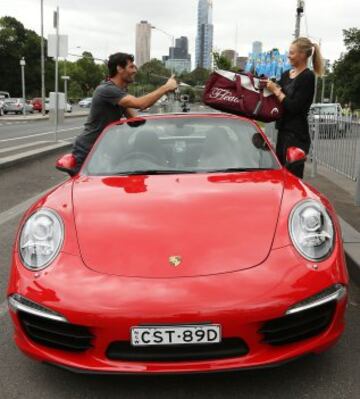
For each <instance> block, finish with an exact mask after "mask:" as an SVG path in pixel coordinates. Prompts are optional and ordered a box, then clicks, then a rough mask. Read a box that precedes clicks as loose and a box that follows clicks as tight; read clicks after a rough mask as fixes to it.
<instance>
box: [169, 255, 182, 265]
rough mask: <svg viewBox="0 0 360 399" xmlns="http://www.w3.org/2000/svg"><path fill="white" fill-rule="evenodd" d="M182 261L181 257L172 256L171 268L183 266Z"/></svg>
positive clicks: (170, 258) (170, 260)
mask: <svg viewBox="0 0 360 399" xmlns="http://www.w3.org/2000/svg"><path fill="white" fill-rule="evenodd" d="M181 262H182V259H181V256H170V257H169V263H170V265H171V266H174V267H177V266H179V265H180V264H181Z"/></svg>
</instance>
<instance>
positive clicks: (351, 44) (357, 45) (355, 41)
mask: <svg viewBox="0 0 360 399" xmlns="http://www.w3.org/2000/svg"><path fill="white" fill-rule="evenodd" d="M343 34H344V43H345V46H346V48H347V49H348V50H349V51H351V50H357V51H359V50H360V29H358V28H350V29H344V30H343Z"/></svg>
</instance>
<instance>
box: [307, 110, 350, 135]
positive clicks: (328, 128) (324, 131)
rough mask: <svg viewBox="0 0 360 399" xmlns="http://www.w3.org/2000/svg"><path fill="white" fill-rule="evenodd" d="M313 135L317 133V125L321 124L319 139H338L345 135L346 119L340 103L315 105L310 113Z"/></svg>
mask: <svg viewBox="0 0 360 399" xmlns="http://www.w3.org/2000/svg"><path fill="white" fill-rule="evenodd" d="M309 117H310V120H312V121H313V122H314V123H312V124H311V130H312V133H314V132H315V123H316V122H318V123H319V138H338V137H343V136H344V133H345V118H344V116H343V110H342V107H341V104H339V103H315V104H312V105H311V107H310V112H309Z"/></svg>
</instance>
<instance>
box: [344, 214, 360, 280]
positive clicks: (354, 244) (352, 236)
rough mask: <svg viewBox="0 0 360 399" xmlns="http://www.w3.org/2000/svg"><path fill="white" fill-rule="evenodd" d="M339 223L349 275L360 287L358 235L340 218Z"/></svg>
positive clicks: (359, 239) (359, 242)
mask: <svg viewBox="0 0 360 399" xmlns="http://www.w3.org/2000/svg"><path fill="white" fill-rule="evenodd" d="M339 221H340V224H341V230H342V235H343V242H344V250H345V254H346V264H347V267H348V271H349V275H350V278H351V279H352V280H354V282H355V283H356V284H358V285H360V233H359V232H358V231H357V230H355V229H354V228H353V227H352V226H351V225H350V224H349V223H347V222H345V220H343V219H342V218H341V217H339Z"/></svg>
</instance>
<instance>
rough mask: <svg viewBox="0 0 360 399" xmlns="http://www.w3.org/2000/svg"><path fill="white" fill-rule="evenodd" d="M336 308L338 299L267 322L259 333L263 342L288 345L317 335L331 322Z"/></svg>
mask: <svg viewBox="0 0 360 399" xmlns="http://www.w3.org/2000/svg"><path fill="white" fill-rule="evenodd" d="M335 309H336V301H333V302H329V303H326V304H324V305H321V306H317V307H315V308H311V309H307V310H304V311H302V312H298V313H294V314H291V315H288V316H284V317H280V318H278V319H273V320H269V321H267V322H265V323H264V324H263V326H262V327H261V329H260V330H259V333H260V334H262V335H263V337H264V339H263V342H265V343H267V344H270V345H274V346H277V345H286V344H291V343H293V342H297V341H302V340H304V339H307V338H311V337H315V336H316V335H319V334H320V333H322V332H323V331H325V330H326V329H327V328H328V327H329V326H330V324H331V321H332V320H333V316H334V313H335Z"/></svg>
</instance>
